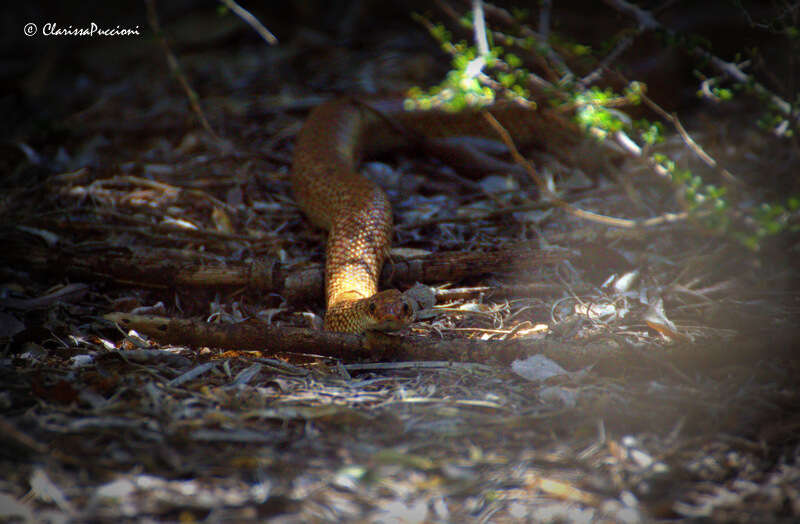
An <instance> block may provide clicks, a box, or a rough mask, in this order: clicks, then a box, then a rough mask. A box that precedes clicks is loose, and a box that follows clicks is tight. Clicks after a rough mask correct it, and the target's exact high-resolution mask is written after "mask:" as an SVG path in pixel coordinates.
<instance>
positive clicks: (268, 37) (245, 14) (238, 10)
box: [220, 0, 278, 45]
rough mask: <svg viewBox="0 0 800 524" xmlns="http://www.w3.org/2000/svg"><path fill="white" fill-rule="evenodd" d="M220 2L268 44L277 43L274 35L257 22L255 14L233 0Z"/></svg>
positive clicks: (221, 0)
mask: <svg viewBox="0 0 800 524" xmlns="http://www.w3.org/2000/svg"><path fill="white" fill-rule="evenodd" d="M220 2H222V3H223V4H225V5H226V6H227V7H228V9H230V10H231V11H233V12H234V14H236V15H237V16H238V17H239V18H241V19H242V20H244V21H245V22H247V23H248V24H250V27H252V28H253V29H255V31H256V33H258V34H259V35H261V38H263V39H264V41H265V42H266V43H268V44H269V45H275V44H277V43H278V39H277V38H275V35H273V34H272V33H270V32H269V30H268V29H267V28H266V27H264V25H263V24H262V23H261V22H259V21H258V19H257V18H256V17H255V16H253V15H252V14H250V11H248V10H247V9H245V8H244V7H242V6H240V5H239V4H237V3H236V2H234V0H220Z"/></svg>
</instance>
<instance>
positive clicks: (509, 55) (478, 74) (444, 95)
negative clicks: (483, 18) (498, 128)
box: [405, 12, 800, 249]
mask: <svg viewBox="0 0 800 524" xmlns="http://www.w3.org/2000/svg"><path fill="white" fill-rule="evenodd" d="M518 14H519V13H516V12H515V16H516V15H518ZM417 19H418V20H420V21H422V22H423V23H424V24H425V25H426V26H427V27H428V29H429V31H430V34H431V35H432V36H433V37H434V38H435V39H436V40H437V41H438V42H439V44H440V46H441V48H442V49H443V50H444V51H445V52H446V53H448V54H450V55H451V57H452V64H453V68H452V70H451V71H450V72H449V73H448V74H447V76H446V78H445V80H444V81H443V82H442V83H440V84H439V85H437V86H434V87H432V88H430V89H427V90H423V89H420V88H415V89H412V90H410V91H409V93H408V95H409V97H408V99H407V100H406V101H405V107H406V108H408V109H430V108H432V107H437V108H444V109H446V110H451V111H458V110H461V109H463V108H464V107H466V106H471V107H475V106H478V107H480V106H484V105H488V104H491V103H492V102H494V100H495V99H496V98H497V97H508V98H523V99H527V98H528V97H529V95H530V93H529V89H528V82H529V81H530V79H531V73H530V71H529V70H528V69H526V68H525V65H526V63H525V61H524V60H523V59H522V58H521V57H520V56H519V55H518V54H517V53H514V52H510V51H507V49H509V50H511V49H513V50H515V51H520V52H521V53H522V54H523V55H525V54H526V53H527V54H528V55H530V54H531V53H537V54H539V55H541V56H542V57H543V58H544V59H545V60H548V59H547V56H549V55H552V53H553V50H552V49H551V48H550V47H549V45H553V46H554V47H557V48H558V49H559V50H562V51H567V52H568V53H570V58H571V59H572V60H577V59H581V60H578V61H580V62H583V63H586V60H589V59H592V60H593V58H592V49H591V48H590V47H589V46H586V45H583V44H580V43H576V42H570V41H567V40H566V39H564V37H563V36H562V35H559V34H558V33H552V34H551V36H550V42H549V44H548V43H547V42H540V41H538V40H536V39H535V37H533V36H526V37H516V36H514V37H512V36H510V35H503V34H500V33H494V34H493V33H491V32H487V36H489V41H490V42H492V36H494V40H495V41H496V42H497V43H498V44H502V46H501V45H491V44H490V45H491V48H490V52H489V54H488V55H487V56H484V57H479V56H478V52H477V51H476V49H475V47H473V46H470V45H468V44H467V43H466V42H464V41H459V42H454V41H453V39H452V35H451V33H450V32H449V31H448V30H447V29H446V28H445V27H444V26H443V25H441V24H431V23H430V22H428V21H427V20H426V19H424V18H423V17H421V16H417ZM459 23H460V24H461V25H462V26H464V27H469V28H472V16H471V13H468V14H467V15H465V16H464V17H462V18H461V19H460V20H459ZM782 29H783V31H784V34H785V35H786V36H787V38H790V39H794V40H795V41H798V42H800V31H798V29H797V28H796V27H794V26H787V27H783V28H782ZM626 31H629V30H623V31H620V32H619V33H618V34H617V35H616V37H615V38H613V39H611V40H610V41H609V42H608V45H609V48H608V49H607V50H606V52H605V53H604V54H607V53H608V52H610V51H611V49H612V48H613V46H614V45H615V42H619V41H620V40H621V39H623V38H625V37H626V36H624V35H625V34H626V33H625V32H626ZM660 34H661V36H662V37H663V39H664V40H665V41H666V43H667V45H669V46H679V47H683V48H685V49H693V48H695V47H700V48H702V49H709V48H710V43H709V42H708V41H706V40H703V39H701V38H698V37H694V36H691V35H689V36H682V35H669V34H667V33H666V32H661V33H660ZM700 60H701V61H702V60H705V59H700ZM589 66H590V67H596V65H595V64H593V63H589ZM567 73H569V72H568V71H567ZM697 74H698V77H699V79H700V80H701V81H702V82H703V89H702V90H699V91H698V95H700V96H711V97H712V98H714V99H715V100H716V101H717V102H727V101H730V100H732V99H733V97H734V93H736V92H748V91H751V90H752V77H750V78H748V81H747V82H741V83H733V84H731V85H726V86H721V85H716V84H717V82H718V79H714V78H710V79H709V78H706V77H704V76H703V75H701V74H699V73H697ZM552 91H553V95H554V96H552V97H551V98H550V99H549V100H537V101H536V102H537V103H547V104H548V105H549V106H551V107H554V108H562V109H563V110H566V108H569V109H570V110H572V111H573V114H574V118H575V120H576V122H577V123H578V124H579V125H580V126H581V128H583V129H584V130H586V131H587V134H589V135H590V136H593V137H595V138H597V139H599V140H604V139H606V138H607V137H608V136H611V135H612V134H614V133H617V132H620V131H621V132H624V133H626V134H627V135H628V136H629V137H635V138H638V140H639V141H640V143H641V144H643V145H644V146H645V147H644V149H643V150H642V151H643V155H644V157H645V159H646V160H647V161H648V162H649V163H650V164H651V165H653V166H654V167H656V168H658V170H659V171H660V172H661V173H663V174H666V176H668V177H669V179H670V180H671V182H672V183H673V184H674V185H675V186H676V187H677V188H678V189H679V191H680V194H681V196H682V200H683V202H684V203H685V205H686V208H687V210H688V211H689V212H690V213H692V215H693V216H694V217H695V218H696V219H697V220H698V221H699V222H700V223H702V224H703V225H704V226H705V227H706V228H708V229H710V230H712V231H716V232H718V233H720V234H730V235H732V236H733V237H734V238H737V239H739V240H740V241H741V242H742V243H743V244H744V245H745V246H747V247H749V248H751V249H758V247H759V246H760V243H761V241H762V240H763V239H764V238H766V237H768V236H770V235H776V234H779V233H781V232H783V231H786V230H787V229H793V228H794V229H796V228H798V227H800V226H791V227H790V226H789V224H790V220H789V219H790V217H791V216H792V215H793V214H796V213H797V212H798V211H800V197H797V196H794V197H790V198H789V199H788V200H787V202H786V204H784V205H782V204H769V203H764V204H761V205H760V206H758V207H757V208H752V209H750V210H746V209H745V210H743V209H742V204H741V203H738V202H737V206H736V207H735V208H733V206H732V202H736V200H735V199H734V200H732V196H731V195H729V194H728V190H727V188H725V187H720V186H717V185H714V184H709V183H707V182H706V181H705V180H703V178H702V177H700V176H699V175H697V174H694V173H692V172H691V171H689V170H688V169H684V168H679V167H678V166H677V165H676V163H675V161H674V160H672V159H671V158H669V157H668V156H666V155H664V154H662V153H657V152H656V153H653V152H650V149H649V148H650V147H652V146H655V145H656V144H658V143H661V142H662V141H663V136H664V125H663V124H662V123H661V122H651V121H648V120H644V119H642V120H638V121H635V122H634V121H632V120H631V119H630V118H629V117H628V115H627V114H626V113H624V112H622V111H620V110H619V109H618V108H619V107H621V106H630V105H637V104H640V103H641V102H642V98H643V96H644V94H645V92H646V86H645V85H644V84H643V83H641V82H636V81H634V82H630V83H629V84H628V85H627V86H625V88H624V89H623V92H622V93H621V94H620V93H616V92H614V91H613V90H612V89H610V88H600V87H597V86H582V85H580V84H579V83H578V82H577V81H576V80H575V78H574V77H573V76H572V75H571V74H564V75H560V78H559V81H558V82H557V83H556V84H555V85H553V86H552ZM794 103H795V107H796V106H798V105H800V94H798V97H797V100H796V101H794ZM771 109H772V110H771V111H768V112H765V114H764V116H763V117H762V118H761V120H759V122H758V124H759V125H760V126H761V127H762V128H764V129H769V130H771V131H773V132H775V130H776V129H780V130H781V132H782V133H783V134H784V136H791V132H792V130H791V129H785V127H786V117H785V115H783V114H782V113H781V112H780V111H779V108H777V107H774V106H773V107H771ZM732 208H733V209H732ZM734 217H735V218H736V220H734ZM751 224H755V225H754V226H751Z"/></svg>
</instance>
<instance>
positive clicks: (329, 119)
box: [291, 99, 542, 333]
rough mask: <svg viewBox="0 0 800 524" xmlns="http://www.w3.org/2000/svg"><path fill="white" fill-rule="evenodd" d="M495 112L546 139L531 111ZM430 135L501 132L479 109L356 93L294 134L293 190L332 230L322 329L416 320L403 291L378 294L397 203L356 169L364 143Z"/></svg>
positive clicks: (375, 145)
mask: <svg viewBox="0 0 800 524" xmlns="http://www.w3.org/2000/svg"><path fill="white" fill-rule="evenodd" d="M490 112H491V113H492V114H493V115H494V116H495V117H496V118H497V119H498V120H499V121H500V122H501V123H502V124H503V125H504V126H505V127H506V128H507V129H509V130H510V131H511V132H512V134H513V135H514V136H515V137H516V138H522V139H524V140H530V139H531V138H532V137H536V138H541V137H540V136H539V135H541V132H542V131H541V129H538V128H537V126H536V125H535V124H534V119H533V118H532V114H533V113H536V112H535V111H533V110H532V109H527V108H522V107H520V106H517V105H512V104H504V105H495V106H493V107H492V108H491V109H490ZM390 121H393V122H396V123H397V124H399V126H400V128H402V129H403V130H405V131H406V132H407V133H408V132H410V133H412V134H419V135H421V136H425V137H432V138H435V137H445V136H453V135H482V136H496V135H495V134H494V131H493V130H492V129H491V128H490V126H489V125H488V123H487V122H486V121H485V120H484V119H483V118H481V116H480V115H479V114H478V113H477V112H475V111H465V112H459V113H448V112H445V111H440V110H431V111H403V110H402V105H401V103H400V101H399V100H385V101H370V102H369V104H368V105H366V104H361V103H357V102H355V101H353V100H351V99H339V100H333V101H330V102H326V103H324V104H322V105H320V106H318V107H317V108H315V109H314V110H313V111H312V112H311V114H310V115H309V117H308V119H307V120H306V123H305V125H304V126H303V129H302V130H301V131H300V134H299V136H298V138H297V143H296V145H295V151H294V158H293V163H292V177H291V180H292V190H293V192H294V196H295V199H296V200H297V203H298V204H299V205H300V207H301V208H302V209H303V211H305V213H306V215H307V216H308V217H309V218H310V219H311V221H312V222H313V223H314V224H316V225H318V226H320V227H323V228H325V229H326V230H328V240H327V247H326V261H325V295H326V302H327V310H326V313H325V329H327V330H330V331H345V332H356V333H360V332H363V331H365V330H368V329H382V330H391V329H398V328H401V327H403V326H404V325H406V324H408V323H409V322H410V321H411V320H413V311H412V308H411V304H410V302H409V300H408V299H407V298H405V297H404V296H403V295H402V294H401V293H400V292H399V291H397V290H394V289H390V290H387V291H383V292H381V293H378V278H379V276H380V272H381V268H382V267H383V262H384V260H385V259H386V256H387V255H388V252H389V247H390V245H391V237H392V209H391V205H390V204H389V200H388V198H387V197H386V194H385V193H384V192H383V190H382V189H381V188H380V187H378V186H377V185H376V184H375V183H373V182H371V181H370V180H367V179H366V178H364V177H363V176H361V175H360V174H359V173H358V172H356V167H357V164H358V162H359V160H360V157H361V154H362V152H363V151H364V150H365V149H383V148H387V147H390V146H393V145H398V144H400V143H402V142H404V141H407V138H408V135H407V134H405V135H404V133H402V132H400V131H399V129H398V128H396V127H393V126H392V125H390Z"/></svg>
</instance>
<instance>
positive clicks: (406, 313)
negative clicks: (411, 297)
mask: <svg viewBox="0 0 800 524" xmlns="http://www.w3.org/2000/svg"><path fill="white" fill-rule="evenodd" d="M403 314H404V315H409V314H411V308H410V307H408V304H405V303H404V304H403Z"/></svg>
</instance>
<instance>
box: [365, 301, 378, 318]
mask: <svg viewBox="0 0 800 524" xmlns="http://www.w3.org/2000/svg"><path fill="white" fill-rule="evenodd" d="M367 309H369V313H370V315H374V314H375V310H376V309H377V306H375V302H370V303H369V307H368V308H367Z"/></svg>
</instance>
